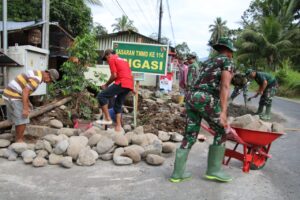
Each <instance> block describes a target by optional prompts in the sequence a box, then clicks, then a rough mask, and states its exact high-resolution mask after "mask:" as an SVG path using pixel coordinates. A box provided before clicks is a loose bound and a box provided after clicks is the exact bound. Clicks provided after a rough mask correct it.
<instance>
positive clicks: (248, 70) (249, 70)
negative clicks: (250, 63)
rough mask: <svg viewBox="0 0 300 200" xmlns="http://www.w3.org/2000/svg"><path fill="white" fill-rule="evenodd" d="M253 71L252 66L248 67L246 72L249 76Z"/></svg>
mask: <svg viewBox="0 0 300 200" xmlns="http://www.w3.org/2000/svg"><path fill="white" fill-rule="evenodd" d="M253 71H254V70H253V69H251V68H250V69H247V70H246V72H245V74H246V76H247V77H249V76H250V74H251V73H252V72H253Z"/></svg>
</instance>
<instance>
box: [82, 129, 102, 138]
mask: <svg viewBox="0 0 300 200" xmlns="http://www.w3.org/2000/svg"><path fill="white" fill-rule="evenodd" d="M97 131H98V128H96V127H95V126H92V127H91V128H89V129H88V130H86V131H84V132H83V133H81V134H80V135H81V136H85V137H87V138H90V137H92V136H93V135H95V134H97Z"/></svg>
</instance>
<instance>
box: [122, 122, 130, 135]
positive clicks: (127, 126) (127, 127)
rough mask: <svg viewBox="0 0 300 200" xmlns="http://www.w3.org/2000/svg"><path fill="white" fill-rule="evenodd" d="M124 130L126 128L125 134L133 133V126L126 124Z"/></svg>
mask: <svg viewBox="0 0 300 200" xmlns="http://www.w3.org/2000/svg"><path fill="white" fill-rule="evenodd" d="M123 128H124V131H125V133H127V132H129V131H131V126H130V125H129V124H125V125H124V127H123Z"/></svg>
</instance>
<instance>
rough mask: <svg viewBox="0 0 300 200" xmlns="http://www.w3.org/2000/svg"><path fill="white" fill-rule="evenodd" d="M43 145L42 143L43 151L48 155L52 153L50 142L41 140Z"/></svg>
mask: <svg viewBox="0 0 300 200" xmlns="http://www.w3.org/2000/svg"><path fill="white" fill-rule="evenodd" d="M43 143H44V149H45V150H46V151H48V152H49V153H52V151H53V149H52V146H51V144H50V142H48V141H47V140H43Z"/></svg>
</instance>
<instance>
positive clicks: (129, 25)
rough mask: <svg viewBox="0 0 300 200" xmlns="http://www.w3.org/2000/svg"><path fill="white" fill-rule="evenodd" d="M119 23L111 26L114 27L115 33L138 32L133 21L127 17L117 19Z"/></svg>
mask: <svg viewBox="0 0 300 200" xmlns="http://www.w3.org/2000/svg"><path fill="white" fill-rule="evenodd" d="M116 21H117V23H115V24H113V25H111V26H112V27H113V32H119V31H128V30H132V31H135V32H137V31H138V30H137V28H136V27H134V25H133V21H132V20H130V19H129V18H128V17H127V16H125V15H122V17H119V18H116Z"/></svg>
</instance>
